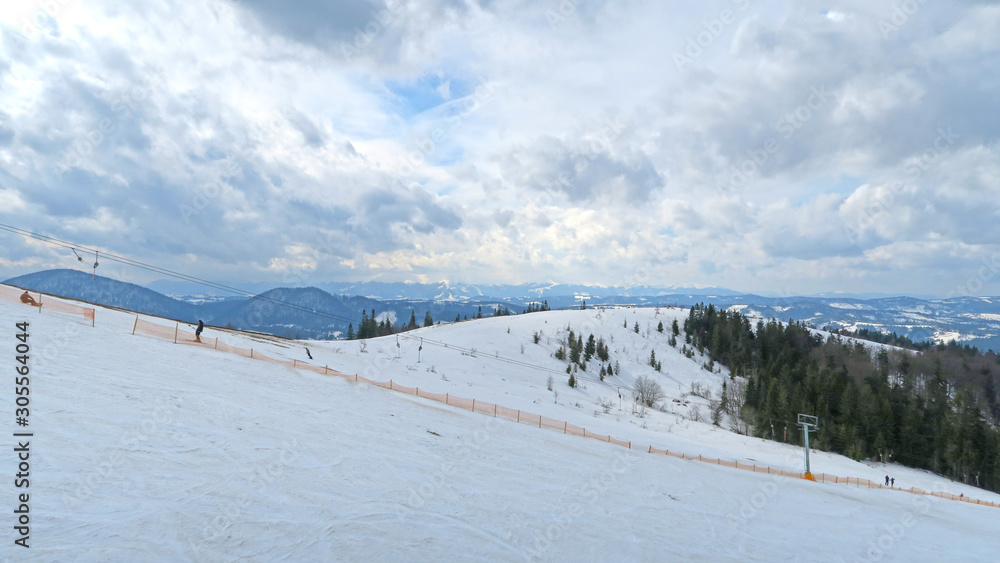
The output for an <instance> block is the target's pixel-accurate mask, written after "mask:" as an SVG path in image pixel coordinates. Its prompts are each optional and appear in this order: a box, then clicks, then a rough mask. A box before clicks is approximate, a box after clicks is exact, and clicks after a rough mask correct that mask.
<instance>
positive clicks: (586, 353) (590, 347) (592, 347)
mask: <svg viewBox="0 0 1000 563" xmlns="http://www.w3.org/2000/svg"><path fill="white" fill-rule="evenodd" d="M596 353H597V341H596V340H595V339H594V335H593V334H591V335H590V337H588V338H587V346H586V347H585V348H584V349H583V361H585V362H589V361H590V359H591V358H593V357H594V354H596Z"/></svg>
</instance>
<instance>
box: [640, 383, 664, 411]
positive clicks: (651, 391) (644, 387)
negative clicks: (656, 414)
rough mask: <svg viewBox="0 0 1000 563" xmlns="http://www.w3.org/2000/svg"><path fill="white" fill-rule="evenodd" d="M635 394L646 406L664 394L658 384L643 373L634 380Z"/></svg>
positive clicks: (651, 404) (649, 405) (652, 403)
mask: <svg viewBox="0 0 1000 563" xmlns="http://www.w3.org/2000/svg"><path fill="white" fill-rule="evenodd" d="M635 394H636V396H637V397H638V398H639V402H640V403H642V404H644V405H646V406H647V407H652V406H653V405H654V404H655V403H656V402H657V401H659V400H661V399H663V397H664V396H665V395H664V394H663V389H662V388H661V387H660V384H659V383H657V382H655V381H653V380H652V379H650V378H649V377H646V376H645V375H643V376H642V377H640V378H639V379H636V380H635Z"/></svg>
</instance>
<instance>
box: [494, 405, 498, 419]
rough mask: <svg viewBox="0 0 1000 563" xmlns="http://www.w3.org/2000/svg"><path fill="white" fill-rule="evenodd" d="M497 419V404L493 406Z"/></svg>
mask: <svg viewBox="0 0 1000 563" xmlns="http://www.w3.org/2000/svg"><path fill="white" fill-rule="evenodd" d="M496 417H497V406H496V404H494V405H493V418H496Z"/></svg>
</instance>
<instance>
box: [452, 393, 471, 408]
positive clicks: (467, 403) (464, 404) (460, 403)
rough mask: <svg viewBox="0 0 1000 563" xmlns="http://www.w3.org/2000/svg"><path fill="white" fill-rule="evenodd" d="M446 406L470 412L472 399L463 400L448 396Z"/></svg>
mask: <svg viewBox="0 0 1000 563" xmlns="http://www.w3.org/2000/svg"><path fill="white" fill-rule="evenodd" d="M448 404H449V405H451V406H453V407H458V408H460V409H465V410H467V411H471V410H472V405H473V403H472V399H463V398H461V397H456V396H454V395H449V396H448Z"/></svg>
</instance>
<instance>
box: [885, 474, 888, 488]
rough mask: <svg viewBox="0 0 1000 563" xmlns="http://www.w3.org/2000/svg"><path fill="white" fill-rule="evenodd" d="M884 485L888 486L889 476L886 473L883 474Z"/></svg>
mask: <svg viewBox="0 0 1000 563" xmlns="http://www.w3.org/2000/svg"><path fill="white" fill-rule="evenodd" d="M885 486H886V487H888V486H889V476H888V475H886V476H885Z"/></svg>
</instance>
